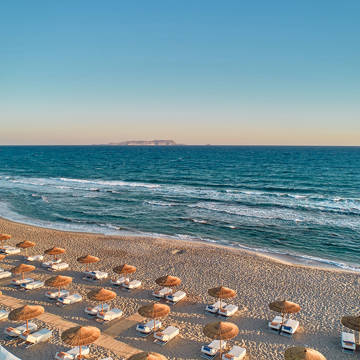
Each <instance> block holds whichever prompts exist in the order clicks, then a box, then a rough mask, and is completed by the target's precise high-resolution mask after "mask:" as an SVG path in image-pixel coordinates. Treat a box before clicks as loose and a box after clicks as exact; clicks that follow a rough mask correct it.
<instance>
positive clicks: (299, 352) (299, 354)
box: [285, 346, 326, 360]
mask: <svg viewBox="0 0 360 360" xmlns="http://www.w3.org/2000/svg"><path fill="white" fill-rule="evenodd" d="M285 360H326V358H325V356H324V355H322V354H320V353H319V352H318V351H316V350H314V349H310V348H306V347H303V346H296V347H292V348H289V349H287V350H286V351H285Z"/></svg>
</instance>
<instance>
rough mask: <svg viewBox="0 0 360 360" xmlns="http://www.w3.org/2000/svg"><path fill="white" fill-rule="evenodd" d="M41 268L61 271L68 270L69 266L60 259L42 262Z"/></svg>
mask: <svg viewBox="0 0 360 360" xmlns="http://www.w3.org/2000/svg"><path fill="white" fill-rule="evenodd" d="M41 266H42V267H44V268H46V269H48V270H52V271H62V270H66V269H68V268H69V264H68V263H66V262H63V261H62V260H61V259H56V260H50V261H46V262H43V263H42V264H41Z"/></svg>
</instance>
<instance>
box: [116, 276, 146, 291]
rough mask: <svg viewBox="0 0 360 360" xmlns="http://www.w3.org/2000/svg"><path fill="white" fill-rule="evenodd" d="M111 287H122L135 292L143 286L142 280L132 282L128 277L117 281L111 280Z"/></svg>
mask: <svg viewBox="0 0 360 360" xmlns="http://www.w3.org/2000/svg"><path fill="white" fill-rule="evenodd" d="M110 283H111V285H113V286H122V287H123V288H124V289H127V290H135V289H138V288H139V287H140V286H141V281H140V280H131V281H130V279H129V278H126V277H120V278H117V279H112V280H110Z"/></svg>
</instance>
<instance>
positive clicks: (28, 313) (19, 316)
mask: <svg viewBox="0 0 360 360" xmlns="http://www.w3.org/2000/svg"><path fill="white" fill-rule="evenodd" d="M44 311H45V309H44V308H43V307H42V306H38V305H25V306H22V307H20V308H17V309H15V310H13V311H11V312H10V313H9V320H11V321H24V320H25V321H26V331H28V330H29V320H31V319H34V318H36V317H38V316H39V315H41V314H43V313H44Z"/></svg>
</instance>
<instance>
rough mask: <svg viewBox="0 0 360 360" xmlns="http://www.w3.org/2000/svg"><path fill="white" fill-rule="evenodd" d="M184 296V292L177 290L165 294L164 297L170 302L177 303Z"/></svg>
mask: <svg viewBox="0 0 360 360" xmlns="http://www.w3.org/2000/svg"><path fill="white" fill-rule="evenodd" d="M185 297H186V292H185V291H181V290H178V291H177V292H176V293H174V294H170V295H166V296H165V299H166V300H168V301H170V303H172V304H177V303H178V302H179V301H180V300H182V299H184V298H185Z"/></svg>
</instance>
